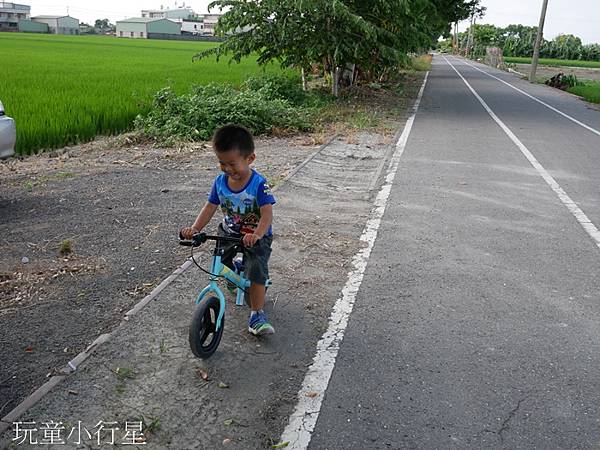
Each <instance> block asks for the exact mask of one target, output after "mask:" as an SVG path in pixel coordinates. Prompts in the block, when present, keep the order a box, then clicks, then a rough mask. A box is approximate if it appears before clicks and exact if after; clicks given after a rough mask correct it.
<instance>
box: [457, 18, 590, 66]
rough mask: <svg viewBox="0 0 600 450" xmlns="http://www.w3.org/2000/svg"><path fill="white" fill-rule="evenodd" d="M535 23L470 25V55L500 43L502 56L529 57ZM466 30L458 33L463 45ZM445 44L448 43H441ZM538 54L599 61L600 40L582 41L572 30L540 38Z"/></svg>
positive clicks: (466, 36) (482, 52) (466, 35)
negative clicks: (532, 25)
mask: <svg viewBox="0 0 600 450" xmlns="http://www.w3.org/2000/svg"><path fill="white" fill-rule="evenodd" d="M537 30H538V29H537V27H530V26H525V25H509V26H507V27H506V28H501V27H496V26H494V25H488V24H483V25H477V24H476V25H474V26H473V36H474V38H473V41H474V47H473V56H475V57H481V56H483V55H485V49H486V48H487V47H500V48H501V49H502V51H503V53H504V56H522V57H531V56H532V55H533V46H534V44H535V38H536V36H537ZM467 40H468V30H467V31H465V32H464V33H459V42H460V46H461V47H462V48H465V47H466V45H467ZM445 46H446V47H447V46H448V43H446V44H445ZM540 57H541V58H556V59H570V60H584V61H600V44H588V45H583V43H582V42H581V39H580V38H578V37H577V36H574V35H572V34H561V35H559V36H557V37H555V38H554V39H552V40H551V41H547V40H545V39H544V40H543V41H542V44H541V46H540Z"/></svg>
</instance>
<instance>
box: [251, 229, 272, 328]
mask: <svg viewBox="0 0 600 450" xmlns="http://www.w3.org/2000/svg"><path fill="white" fill-rule="evenodd" d="M270 255H271V237H268V236H265V237H263V238H262V239H261V240H260V241H259V244H258V245H257V246H256V247H253V248H251V249H249V251H248V253H247V258H246V264H247V266H246V276H247V277H248V279H249V280H250V281H251V282H252V284H251V285H250V288H249V289H248V296H249V297H250V298H249V304H250V309H251V312H250V319H249V320H248V331H249V332H250V333H252V334H254V335H263V334H273V333H274V332H275V329H274V328H273V326H272V325H271V324H270V323H269V322H268V320H267V315H266V314H265V312H264V310H263V308H264V306H265V294H266V287H265V285H266V282H267V279H268V278H269V267H268V262H269V256H270Z"/></svg>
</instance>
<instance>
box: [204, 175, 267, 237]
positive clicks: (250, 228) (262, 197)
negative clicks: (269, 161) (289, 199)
mask: <svg viewBox="0 0 600 450" xmlns="http://www.w3.org/2000/svg"><path fill="white" fill-rule="evenodd" d="M228 178H229V177H228V176H227V174H224V173H223V174H221V175H219V176H218V177H217V178H216V179H215V182H214V183H213V186H212V189H211V191H210V194H209V196H208V201H209V202H210V203H212V204H213V205H220V206H221V210H222V211H223V228H225V230H226V231H229V232H231V233H241V234H249V233H254V231H255V230H256V227H257V226H258V221H259V220H260V207H261V206H264V205H272V204H274V203H275V197H273V194H272V193H271V188H269V185H268V184H267V180H265V178H264V177H263V176H262V175H261V174H259V173H258V172H256V171H255V170H254V169H252V175H251V176H250V180H248V183H246V186H244V188H243V189H242V190H240V191H232V190H231V189H230V188H229V186H228V185H227V179H228ZM272 235H273V231H272V229H271V227H269V230H268V231H267V233H266V236H272Z"/></svg>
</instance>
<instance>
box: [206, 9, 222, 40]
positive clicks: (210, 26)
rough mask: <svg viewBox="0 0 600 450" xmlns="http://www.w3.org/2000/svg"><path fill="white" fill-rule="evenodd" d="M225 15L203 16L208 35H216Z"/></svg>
mask: <svg viewBox="0 0 600 450" xmlns="http://www.w3.org/2000/svg"><path fill="white" fill-rule="evenodd" d="M222 15H223V14H202V17H203V19H204V32H205V33H206V34H210V35H213V36H214V34H215V26H216V25H217V22H218V21H219V19H220V18H221V16H222Z"/></svg>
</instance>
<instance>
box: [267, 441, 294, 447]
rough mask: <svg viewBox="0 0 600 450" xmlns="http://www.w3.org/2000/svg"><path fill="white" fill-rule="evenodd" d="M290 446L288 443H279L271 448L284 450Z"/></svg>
mask: <svg viewBox="0 0 600 450" xmlns="http://www.w3.org/2000/svg"><path fill="white" fill-rule="evenodd" d="M288 445H290V441H285V442H280V443H279V444H275V445H273V446H272V447H271V448H286V447H287V446H288Z"/></svg>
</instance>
